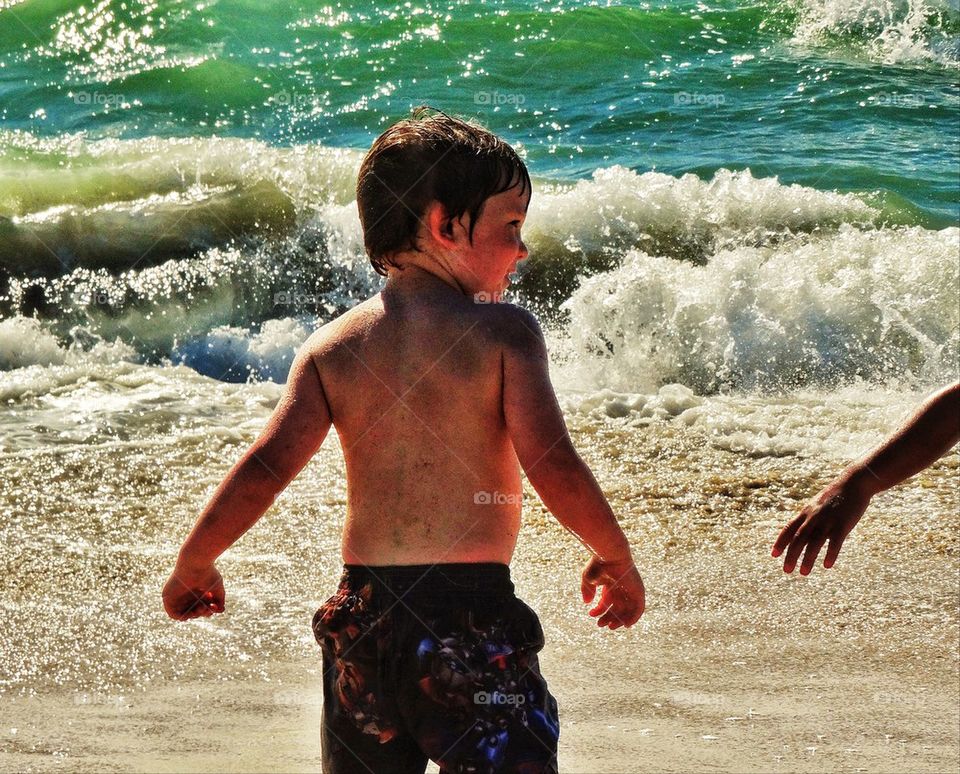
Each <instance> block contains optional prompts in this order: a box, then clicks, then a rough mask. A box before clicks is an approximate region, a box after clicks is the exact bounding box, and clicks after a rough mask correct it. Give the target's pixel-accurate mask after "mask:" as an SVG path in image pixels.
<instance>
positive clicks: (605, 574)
mask: <svg viewBox="0 0 960 774" xmlns="http://www.w3.org/2000/svg"><path fill="white" fill-rule="evenodd" d="M597 587H601V592H600V599H599V600H597V604H596V605H595V606H594V608H593V610H591V611H590V615H592V616H600V617H599V618H598V619H597V626H608V627H609V628H610V629H619V628H620V627H621V626H628V627H629V626H633V625H634V624H635V623H636V622H637V621H639V620H640V616H642V615H643V610H644V606H645V604H646V597H645V592H644V588H643V579H642V578H641V577H640V573H639V572H638V571H637V566H636V565H635V564H634V563H633V559H632V558H629V557H628V558H626V559H623V560H619V561H608V562H604V561H601V559H600V558H599V557H597V556H594V557H593V558H592V559H591V560H590V561H589V562H587V566H586V569H584V571H583V577H582V580H581V583H580V593H581V594H582V595H583V601H584V602H585V603H586V604H589V603H590V602H592V601H593V598H594V595H595V594H596V590H597Z"/></svg>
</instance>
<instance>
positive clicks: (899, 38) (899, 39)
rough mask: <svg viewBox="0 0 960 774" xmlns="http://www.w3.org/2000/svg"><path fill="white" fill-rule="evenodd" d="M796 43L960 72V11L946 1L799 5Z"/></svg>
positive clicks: (834, 0)
mask: <svg viewBox="0 0 960 774" xmlns="http://www.w3.org/2000/svg"><path fill="white" fill-rule="evenodd" d="M793 9H794V11H795V12H796V14H797V21H796V26H795V28H794V32H793V38H792V41H793V42H794V43H797V44H802V45H826V46H828V47H835V48H838V49H839V50H844V51H848V52H852V53H858V54H862V55H865V56H866V57H867V58H868V59H870V60H872V61H876V62H882V63H884V64H928V63H933V64H938V65H942V66H946V67H951V68H957V67H960V38H958V33H960V9H958V8H957V7H956V5H955V4H953V5H951V3H949V2H946V0H888V1H887V2H883V3H877V2H874V1H873V0H799V2H795V3H794V4H793Z"/></svg>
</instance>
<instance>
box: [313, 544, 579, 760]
mask: <svg viewBox="0 0 960 774" xmlns="http://www.w3.org/2000/svg"><path fill="white" fill-rule="evenodd" d="M313 632H314V636H315V637H316V638H317V642H319V643H320V646H321V650H322V653H323V721H322V726H321V745H322V749H323V771H324V772H325V773H326V774H344V773H345V772H350V774H353V773H354V772H374V774H391V773H392V772H397V774H401V773H402V774H408V773H412V772H417V773H418V774H422V772H423V771H424V770H425V768H426V765H427V759H428V758H429V759H431V760H433V761H435V762H436V763H437V764H438V765H439V766H440V770H441V771H442V772H471V773H473V772H476V773H477V774H486V773H487V772H518V774H549V773H550V772H554V773H555V772H556V771H557V763H556V759H557V739H558V737H559V734H560V727H559V722H558V720H557V703H556V701H555V699H554V698H553V696H551V695H550V692H549V691H548V690H547V684H546V682H545V681H544V679H543V677H542V676H541V675H540V668H539V663H538V660H537V655H536V654H537V652H538V651H539V650H540V649H541V648H542V647H543V629H542V628H541V626H540V621H539V620H538V619H537V616H536V614H535V613H534V612H533V610H531V609H530V608H529V607H528V606H527V605H526V604H525V603H524V602H522V601H521V600H520V599H518V598H517V597H516V596H515V595H514V588H513V583H512V582H511V581H510V569H509V567H507V565H505V564H496V563H465V564H438V565H405V566H393V567H383V566H381V567H364V566H361V565H345V566H344V572H343V576H342V577H341V579H340V586H339V588H338V589H337V593H336V594H334V595H333V596H332V597H330V599H328V600H327V601H326V602H325V603H324V604H323V605H322V606H321V607H320V609H319V610H317V612H316V614H315V615H314V617H313Z"/></svg>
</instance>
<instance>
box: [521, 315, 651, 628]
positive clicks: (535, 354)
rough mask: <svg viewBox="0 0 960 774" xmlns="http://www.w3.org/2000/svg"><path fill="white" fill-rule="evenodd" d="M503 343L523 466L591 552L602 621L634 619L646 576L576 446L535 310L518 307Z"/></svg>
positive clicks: (585, 589)
mask: <svg viewBox="0 0 960 774" xmlns="http://www.w3.org/2000/svg"><path fill="white" fill-rule="evenodd" d="M516 315H517V319H516V320H515V321H514V322H515V325H514V326H513V328H512V332H511V335H510V337H509V339H510V340H509V342H508V343H507V344H506V345H505V346H504V350H503V411H504V417H505V418H506V423H507V430H508V432H509V434H510V439H511V441H512V442H513V447H514V450H515V451H516V453H517V458H518V460H519V462H520V465H521V467H522V468H523V470H524V472H525V473H526V474H527V477H528V478H529V479H530V483H531V485H532V486H533V488H534V489H535V490H536V491H537V494H539V495H540V498H541V499H542V500H543V504H544V505H546V506H547V508H548V509H549V510H550V512H551V513H552V514H553V515H554V517H555V518H556V519H557V521H559V522H560V523H561V524H562V525H563V526H564V527H565V528H566V529H567V530H569V531H570V532H572V533H573V534H574V535H575V536H576V537H577V539H579V540H580V542H581V543H583V544H584V546H586V547H587V549H588V550H589V551H590V552H591V553H592V554H593V558H592V559H591V560H590V562H589V563H588V564H587V568H586V570H584V573H583V578H582V582H581V593H582V596H583V601H584V602H586V603H589V602H590V601H591V600H593V598H594V594H595V591H596V588H597V587H598V586H600V587H602V588H603V591H602V593H601V595H600V600H599V602H598V603H597V605H596V606H595V607H594V608H593V610H591V611H590V614H591V615H594V616H600V617H599V619H598V620H597V625H598V626H609V627H610V628H611V629H616V628H619V627H620V626H632V625H633V624H635V623H636V622H637V620H639V618H640V616H641V615H642V614H643V609H644V603H645V600H644V589H643V581H642V580H641V579H640V575H639V573H638V572H637V568H636V566H635V565H634V562H633V557H632V555H631V552H630V544H629V542H628V541H627V538H626V536H625V535H624V534H623V530H621V529H620V525H619V524H618V523H617V519H616V517H615V516H614V514H613V511H612V510H611V508H610V505H609V504H608V503H607V500H606V498H605V497H604V496H603V492H602V491H601V489H600V486H599V485H598V484H597V481H596V479H595V478H594V477H593V474H592V473H591V472H590V468H588V467H587V465H586V463H584V461H583V460H582V459H581V458H580V455H579V454H577V452H576V449H574V447H573V443H572V442H571V440H570V435H569V433H568V431H567V426H566V423H565V422H564V420H563V413H562V411H561V410H560V406H559V405H558V404H557V398H556V395H555V393H554V391H553V386H552V385H551V383H550V373H549V363H548V357H547V348H546V344H545V342H544V339H543V333H542V332H541V331H540V326H539V325H538V324H537V321H536V318H535V317H534V316H533V315H532V314H530V313H529V312H526V311H524V310H516Z"/></svg>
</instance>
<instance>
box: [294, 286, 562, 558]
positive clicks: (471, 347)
mask: <svg viewBox="0 0 960 774" xmlns="http://www.w3.org/2000/svg"><path fill="white" fill-rule="evenodd" d="M521 314H522V313H521V312H520V310H518V309H516V308H515V307H510V306H507V305H505V304H485V303H475V302H474V300H473V299H472V298H470V297H467V296H464V295H463V294H461V293H459V292H457V291H456V290H455V289H453V288H451V287H450V286H449V285H447V284H446V283H444V282H443V281H441V280H438V279H437V278H436V277H434V276H433V275H431V274H429V273H427V272H424V271H422V270H420V269H419V268H417V267H411V268H409V269H407V270H405V272H404V273H403V274H401V275H399V276H391V278H390V280H389V281H388V282H387V285H386V287H385V288H384V290H383V291H382V292H381V293H379V294H378V295H376V296H374V297H372V298H370V299H368V300H367V301H365V302H364V303H362V304H360V305H359V306H357V307H355V308H354V309H352V310H350V311H349V312H347V313H346V314H344V315H343V316H342V317H340V318H338V319H337V320H335V321H333V322H332V323H330V324H328V325H326V326H324V327H323V328H322V329H321V330H319V331H318V332H317V334H316V335H315V336H314V337H313V341H312V346H311V348H310V349H311V357H312V359H313V362H314V363H315V365H316V368H317V371H318V373H319V376H320V380H321V382H322V386H323V391H324V394H325V396H326V400H327V405H328V407H329V411H330V416H331V420H332V422H333V425H334V427H335V428H336V430H337V433H338V435H339V436H340V442H341V445H342V447H343V453H344V457H345V460H346V467H347V492H348V494H347V521H346V526H345V529H344V537H343V558H344V561H345V562H348V563H354V564H390V565H395V564H417V563H421V562H423V561H424V560H425V559H429V560H430V561H431V562H434V561H436V562H502V563H505V564H506V563H509V561H510V557H511V555H512V554H513V548H514V544H515V542H516V537H517V529H518V527H519V523H520V497H521V484H520V470H519V466H518V462H517V456H516V453H515V451H514V448H513V443H512V442H511V438H510V434H509V432H508V427H507V423H506V418H505V413H504V408H503V395H504V378H503V372H504V358H505V357H506V358H507V359H510V358H513V357H516V356H517V355H516V353H514V352H512V351H511V346H510V345H511V342H512V343H513V344H514V346H516V345H517V344H519V345H520V346H521V347H522V341H523V339H524V338H527V339H529V338H530V337H532V336H533V335H534V334H533V332H532V331H530V330H528V329H526V328H525V327H524V323H523V322H521V319H522V317H521ZM517 328H519V330H517ZM543 397H544V398H549V397H550V396H543Z"/></svg>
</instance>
